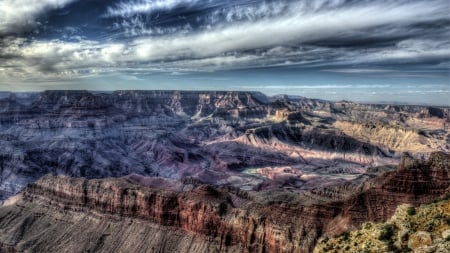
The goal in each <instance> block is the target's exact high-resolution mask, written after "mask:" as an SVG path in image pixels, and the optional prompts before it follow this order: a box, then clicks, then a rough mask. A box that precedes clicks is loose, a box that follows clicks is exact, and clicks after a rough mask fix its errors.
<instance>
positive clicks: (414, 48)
mask: <svg viewBox="0 0 450 253" xmlns="http://www.w3.org/2000/svg"><path fill="white" fill-rule="evenodd" d="M47 1H48V2H52V3H56V2H58V1H56V0H53V1H50V0H47ZM68 1H69V0H66V1H65V2H66V3H67V2H68ZM59 2H60V4H62V2H63V1H62V0H60V1H59ZM146 2H148V3H150V2H149V1H142V2H141V3H146ZM181 2H183V4H192V3H193V2H195V1H181V0H178V1H175V0H173V1H167V2H166V3H165V4H166V5H163V4H162V1H161V5H160V7H158V8H162V6H166V7H167V8H173V7H174V6H176V5H177V4H181ZM128 3H130V2H128ZM131 3H137V2H135V1H133V2H131ZM151 3H154V4H155V3H158V1H152V2H151ZM343 3H344V0H334V1H308V2H307V1H301V2H298V3H295V4H293V5H292V6H289V8H287V9H286V8H285V7H283V4H280V6H279V7H277V8H279V9H278V10H275V9H274V8H267V7H260V5H258V6H259V7H258V8H260V10H261V13H263V12H270V13H272V14H273V13H276V15H273V16H270V15H269V16H266V17H264V18H252V17H248V18H246V19H245V21H242V20H240V18H239V15H244V16H245V15H247V14H245V13H247V11H246V10H243V11H242V13H241V14H239V15H238V14H236V13H237V12H238V10H237V9H234V10H233V12H232V13H233V14H232V15H231V16H232V17H230V18H227V17H226V19H229V20H230V22H229V23H227V24H225V25H223V24H222V25H217V26H212V27H210V28H207V29H200V30H194V29H193V28H189V27H187V28H186V29H184V30H183V29H181V30H177V29H175V30H173V31H172V32H170V33H168V32H167V31H166V30H164V31H161V32H159V33H158V32H155V33H157V34H158V36H151V35H153V33H151V32H149V34H148V35H145V36H143V37H142V36H141V37H138V38H136V39H131V40H126V41H117V42H110V41H108V42H101V41H95V40H88V39H78V41H70V42H68V41H63V40H58V39H55V40H50V41H44V40H38V41H27V40H24V39H12V40H11V41H5V42H4V43H3V44H4V45H5V46H4V47H2V48H0V56H1V55H3V56H8V57H5V59H4V60H3V61H2V62H0V77H2V78H8V79H14V78H15V79H20V78H30V77H39V78H55V77H58V78H63V77H68V78H71V77H82V76H86V75H93V74H101V73H111V72H117V71H127V70H133V72H145V73H148V72H152V71H155V72H158V71H161V72H174V73H176V72H183V73H184V72H187V71H214V70H221V69H233V68H234V69H236V68H249V67H265V66H289V65H306V66H318V65H323V66H332V65H333V64H336V65H349V64H361V63H364V64H371V63H383V62H396V61H402V62H406V63H408V62H421V61H425V60H429V59H438V60H439V59H440V60H442V61H444V60H445V59H448V57H450V51H449V50H450V49H449V48H450V46H449V43H450V42H449V41H448V39H445V38H441V39H440V40H439V41H433V40H430V39H424V38H420V36H419V37H418V38H415V39H408V38H406V39H403V40H401V41H400V42H398V43H396V44H394V45H388V46H384V47H377V48H360V49H359V48H350V49H346V48H327V47H325V46H317V45H314V43H312V44H311V43H310V42H315V41H329V40H335V39H337V38H338V39H340V38H342V37H346V36H352V37H357V38H362V39H365V38H370V36H373V32H372V31H373V29H375V28H376V29H380V27H387V31H389V33H402V32H403V31H404V30H408V29H407V28H406V27H408V26H409V25H410V24H413V23H417V22H433V21H434V20H439V19H446V18H447V19H448V17H447V12H446V10H445V8H444V7H447V6H448V3H447V1H443V0H429V1H415V2H408V1H389V0H380V1H361V2H360V4H351V5H345V6H344V5H343ZM123 4H125V2H123ZM52 6H59V5H52ZM124 6H125V5H124ZM166 7H164V8H166ZM344 7H345V8H344ZM152 8H153V7H152ZM155 8H156V7H155ZM236 8H237V7H236ZM243 8H247V7H243ZM255 8H256V7H255ZM122 9H123V10H125V9H126V8H125V7H124V8H122ZM141 9H142V10H144V9H145V8H141ZM116 10H119V9H116ZM136 10H137V9H133V11H134V12H136ZM124 13H125V14H126V13H132V11H131V9H130V12H122V14H119V12H118V13H117V15H125V14H124ZM248 15H250V14H248ZM128 20H130V19H128ZM232 20H238V21H239V22H231V21H232ZM130 22H131V21H130ZM133 22H134V23H136V24H138V23H139V22H143V21H142V20H137V21H133ZM131 28H132V25H130V29H131ZM155 29H156V28H155ZM161 29H163V28H161ZM164 29H170V28H164ZM141 32H142V31H141ZM136 33H137V34H138V32H136ZM342 71H347V72H348V71H350V72H352V71H353V72H355V71H356V70H342ZM357 71H359V73H363V72H364V71H365V72H366V73H368V71H371V70H370V69H359V70H357ZM372 73H373V71H372Z"/></svg>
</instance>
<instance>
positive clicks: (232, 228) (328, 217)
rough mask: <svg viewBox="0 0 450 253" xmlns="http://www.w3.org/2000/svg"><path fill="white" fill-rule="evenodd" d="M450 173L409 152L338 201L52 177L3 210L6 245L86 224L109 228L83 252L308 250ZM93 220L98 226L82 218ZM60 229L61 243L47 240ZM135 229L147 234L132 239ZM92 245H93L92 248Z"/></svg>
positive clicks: (35, 241)
mask: <svg viewBox="0 0 450 253" xmlns="http://www.w3.org/2000/svg"><path fill="white" fill-rule="evenodd" d="M449 173H450V155H449V154H446V153H434V154H432V155H431V156H430V158H429V159H428V160H427V161H420V160H416V159H413V158H411V157H409V156H404V158H403V159H402V162H401V164H400V165H399V166H398V169H397V170H395V171H392V172H387V173H385V174H384V175H383V176H382V177H380V178H374V179H371V180H368V181H365V182H364V183H363V185H362V186H361V187H359V188H357V189H359V190H357V191H356V192H354V193H353V194H350V195H345V194H344V195H342V196H345V197H343V198H342V199H336V197H335V196H338V195H339V194H335V195H332V196H331V197H328V198H327V197H326V196H327V194H328V193H330V189H322V188H318V189H316V190H314V191H311V192H310V193H309V195H308V194H303V195H302V194H299V193H289V192H279V193H278V195H276V194H275V193H274V192H270V193H267V192H244V191H241V190H239V189H237V188H232V187H217V186H211V185H207V184H202V183H201V182H199V181H196V180H185V181H184V184H185V186H184V187H182V188H178V189H177V190H174V189H171V190H164V189H154V188H150V187H146V186H143V185H141V184H136V183H133V182H134V181H136V180H134V181H132V180H131V181H130V179H98V180H88V179H84V178H79V179H74V178H70V177H66V176H51V175H49V176H46V177H44V178H42V179H40V180H39V181H38V182H36V183H35V184H32V185H30V186H28V187H27V188H26V189H25V190H24V191H23V192H22V193H21V198H20V199H19V200H16V202H15V203H8V206H4V207H2V208H0V231H1V233H0V234H2V235H3V236H0V242H1V243H3V244H2V245H8V246H7V247H9V248H11V250H27V249H31V250H37V249H43V248H42V247H44V246H43V245H45V247H46V248H45V249H46V251H47V252H58V251H55V249H61V247H63V246H61V245H60V243H62V242H64V243H67V244H70V243H69V242H70V241H71V239H73V238H76V237H77V236H79V234H80V230H81V228H80V226H84V227H85V229H86V230H87V231H97V230H102V231H103V232H102V233H100V234H99V235H97V236H93V237H92V238H91V239H92V240H93V241H92V242H86V241H85V242H84V243H81V242H78V243H80V245H79V247H78V249H74V248H73V247H74V246H73V245H72V244H70V245H66V246H65V247H64V248H65V249H70V250H73V251H71V252H83V251H85V250H87V249H91V250H92V251H96V252H106V251H107V250H111V247H112V246H111V245H115V246H114V247H116V249H126V250H131V249H133V250H134V251H133V252H154V251H152V250H150V248H151V247H153V249H157V250H159V252H173V250H177V249H181V248H180V247H187V248H189V249H190V250H189V251H190V252H279V253H284V252H286V253H287V252H310V251H311V250H312V249H313V247H314V245H315V244H316V241H317V239H318V238H319V237H320V236H322V235H328V236H332V235H336V234H339V233H341V232H343V231H346V230H348V229H350V228H355V227H357V226H359V225H361V224H362V223H364V222H366V221H383V220H386V219H388V218H389V217H390V216H392V215H393V214H394V211H395V209H396V208H397V206H399V205H400V204H403V203H411V204H413V205H417V204H420V203H424V202H428V201H430V200H431V199H433V198H437V197H439V196H441V195H443V194H445V193H448V192H449V187H450V183H449V181H450V176H449ZM135 177H136V176H134V178H135ZM139 181H140V182H145V180H139ZM347 190H354V189H348V188H347V187H342V189H340V188H339V187H338V188H334V189H333V190H331V192H333V191H335V192H339V191H347ZM286 196H290V197H293V198H287V197H286ZM313 198H316V200H315V201H312V200H311V199H313ZM90 219H92V220H93V221H94V225H93V226H95V227H94V228H93V227H90V225H89V224H87V223H84V225H82V223H80V221H83V222H86V220H90ZM35 224H40V225H35ZM43 224H50V225H51V226H50V228H49V229H44V232H42V231H41V232H40V233H44V234H45V235H47V237H46V236H43V235H42V234H39V233H38V234H34V233H37V232H36V230H35V229H37V227H39V226H44V225H43ZM70 224H71V225H70ZM114 224H115V225H114ZM35 226H36V227H35ZM97 226H98V227H97ZM117 226H120V227H121V228H120V229H119V228H118V227H117ZM122 226H123V227H122ZM111 227H112V228H111ZM143 227H145V228H143ZM32 228H34V229H32ZM64 229H65V230H64ZM61 230H64V233H63V236H62V237H60V239H59V241H58V240H56V241H52V240H50V239H49V238H52V236H57V234H56V233H58V232H61ZM77 231H78V232H77ZM108 231H109V232H108ZM119 231H122V232H126V231H128V232H127V233H128V234H127V233H125V234H122V235H121V237H123V238H127V239H120V240H119V239H118V238H117V235H115V234H114V235H112V234H111V232H112V233H118V232H119ZM131 231H133V232H136V231H141V233H144V235H142V236H138V237H135V238H133V236H132V235H131ZM92 233H94V232H92ZM150 234H152V235H155V234H156V235H160V236H161V237H160V239H158V240H156V242H155V243H152V242H150V241H147V242H146V243H143V242H139V240H141V239H148V238H149V236H150ZM100 235H101V236H100ZM83 238H84V237H83ZM111 239H116V240H119V241H118V242H114V241H111ZM74 240H75V241H77V240H79V239H74ZM161 240H171V242H170V243H168V242H167V241H165V242H161ZM186 240H187V241H189V242H186ZM91 244H92V245H95V247H94V248H89V247H93V246H92V245H91ZM136 245H139V247H140V248H136V247H137V246H136ZM164 245H166V246H167V248H165V247H166V246H164ZM3 247H4V246H3ZM194 249H195V251H194ZM189 251H184V252H189ZM180 252H182V251H180Z"/></svg>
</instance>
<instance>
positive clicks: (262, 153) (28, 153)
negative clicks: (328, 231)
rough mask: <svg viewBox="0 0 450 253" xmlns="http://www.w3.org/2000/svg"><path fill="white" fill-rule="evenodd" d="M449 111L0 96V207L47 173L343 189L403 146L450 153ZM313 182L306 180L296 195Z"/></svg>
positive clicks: (250, 96)
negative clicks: (336, 175)
mask: <svg viewBox="0 0 450 253" xmlns="http://www.w3.org/2000/svg"><path fill="white" fill-rule="evenodd" d="M438 109H439V110H438ZM447 109H448V108H437V107H436V108H434V109H429V108H428V107H423V106H387V105H363V104H356V103H351V102H346V101H342V102H336V103H334V102H330V101H323V100H316V99H308V98H303V97H292V96H276V97H269V98H268V97H266V96H265V95H264V94H262V93H259V92H232V91H115V92H89V91H45V92H41V93H30V94H28V93H27V94H7V96H6V95H5V96H3V98H1V99H0V146H1V147H2V148H1V149H0V201H2V200H4V199H6V198H8V197H9V196H11V195H13V194H15V193H17V192H18V191H20V190H21V189H23V187H24V186H26V185H27V184H28V183H32V182H34V181H36V180H37V179H38V178H40V177H42V176H43V175H45V174H47V173H55V174H58V175H69V176H73V177H86V178H106V177H122V176H126V175H128V174H131V173H136V174H140V175H143V176H149V177H164V178H167V179H173V180H179V179H181V178H183V177H195V178H196V179H198V180H201V181H203V182H206V183H210V184H217V185H232V186H234V187H245V188H246V189H260V190H263V189H266V188H267V187H265V186H267V185H268V186H272V185H274V184H276V185H278V184H279V185H281V187H282V188H283V187H284V186H283V185H292V184H291V183H292V182H291V181H292V180H293V177H290V178H289V179H288V180H287V181H286V182H278V181H277V182H275V183H273V182H272V181H271V180H270V179H268V178H267V177H264V175H260V174H257V175H253V176H249V175H248V174H246V173H245V172H246V171H247V170H248V169H253V168H261V167H267V166H271V167H280V166H290V167H292V168H294V167H295V168H294V169H298V168H302V169H303V168H308V169H309V170H310V171H309V172H310V173H311V174H312V173H313V172H314V173H315V174H316V175H317V176H318V177H320V178H319V179H317V178H316V179H315V180H317V182H320V183H318V184H322V183H323V184H328V183H330V184H337V183H339V182H340V179H337V180H330V179H329V177H327V173H328V172H330V171H335V172H336V171H340V172H345V173H346V174H347V176H349V177H351V176H352V174H361V173H364V172H365V171H366V170H367V169H368V168H369V167H373V166H380V165H393V164H395V163H397V162H398V160H399V158H400V155H401V153H402V152H403V151H413V152H412V154H413V156H414V157H420V156H424V157H428V156H429V153H431V152H433V151H439V150H441V151H447V152H448V151H450V145H448V140H449V138H450V132H449V131H448V129H447V130H446V129H444V128H442V124H440V123H441V121H443V120H444V119H445V117H447V116H448V112H447V111H448V110H447ZM427 110H428V112H431V113H426V114H425V113H422V114H421V112H426V111H427ZM430 110H431V111H430ZM439 111H440V112H441V113H438V112H439ZM348 122H352V123H348ZM373 122H384V123H383V124H381V123H380V124H374V123H373ZM347 123H348V124H350V125H348V124H347ZM353 124H355V125H353ZM355 126H364V127H361V128H358V127H355ZM373 126H376V127H375V128H373ZM394 126H395V127H394ZM358 129H359V130H358ZM392 129H394V130H395V131H391V130H392ZM402 135H405V136H403V137H405V138H403V137H402ZM364 136H365V137H364ZM408 136H409V137H411V138H409V137H408ZM363 137H364V138H363ZM416 137H417V138H416ZM394 139H395V140H394ZM418 143H420V145H419V144H418ZM417 145H419V146H420V149H416V148H415V147H417ZM293 174H294V175H295V173H293ZM277 178H278V179H277V180H282V179H281V177H277ZM306 181H307V182H306ZM330 181H331V182H330ZM341 181H342V180H341ZM314 182H316V181H311V180H309V178H306V179H305V178H303V179H302V180H297V181H296V182H294V183H293V184H294V185H295V187H294V188H295V189H294V190H298V191H302V190H305V188H304V187H303V186H304V185H307V186H308V189H309V188H311V186H313V184H314ZM288 187H289V186H288Z"/></svg>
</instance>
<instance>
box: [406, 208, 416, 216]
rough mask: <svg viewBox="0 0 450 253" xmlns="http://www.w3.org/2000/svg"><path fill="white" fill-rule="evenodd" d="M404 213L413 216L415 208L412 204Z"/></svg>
mask: <svg viewBox="0 0 450 253" xmlns="http://www.w3.org/2000/svg"><path fill="white" fill-rule="evenodd" d="M406 213H407V214H408V215H409V216H413V215H415V214H416V208H415V207H413V206H410V207H408V210H406Z"/></svg>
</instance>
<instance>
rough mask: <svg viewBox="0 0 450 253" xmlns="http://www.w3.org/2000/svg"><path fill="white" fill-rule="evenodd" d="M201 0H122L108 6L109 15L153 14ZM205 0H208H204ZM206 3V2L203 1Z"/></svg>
mask: <svg viewBox="0 0 450 253" xmlns="http://www.w3.org/2000/svg"><path fill="white" fill-rule="evenodd" d="M199 1H200V0H137V1H136V0H135V1H122V2H119V3H117V4H115V5H114V6H112V7H108V10H107V13H106V16H107V17H116V16H122V17H131V16H134V15H136V14H142V13H146V14H152V13H153V12H155V11H159V10H170V9H173V8H175V7H178V6H182V5H194V4H196V3H198V2H199ZM202 2H203V1H202ZM204 2H208V1H207V0H204ZM203 4H204V3H203Z"/></svg>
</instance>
